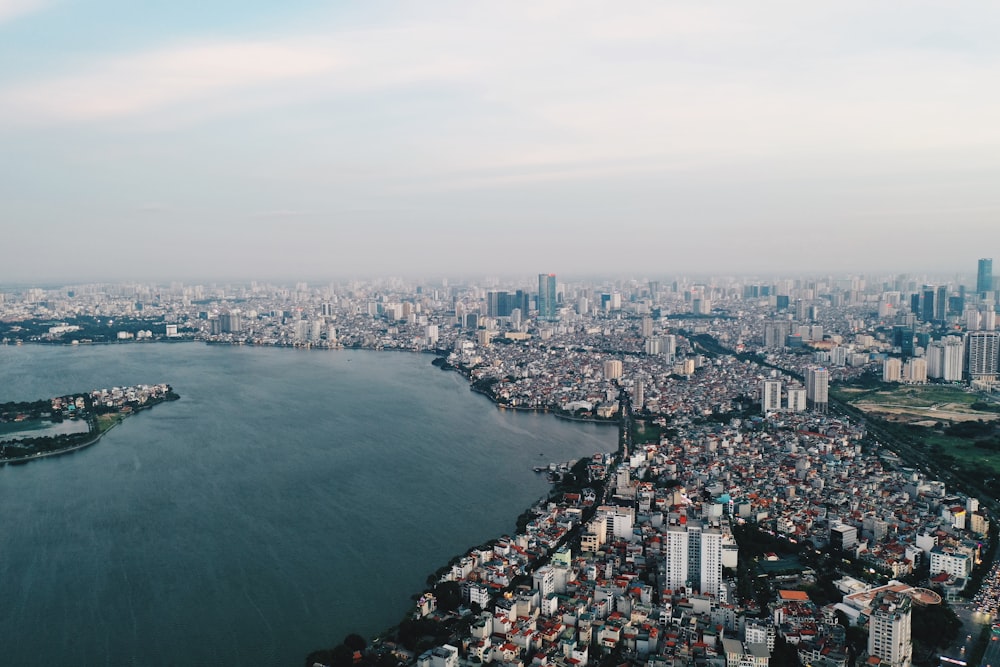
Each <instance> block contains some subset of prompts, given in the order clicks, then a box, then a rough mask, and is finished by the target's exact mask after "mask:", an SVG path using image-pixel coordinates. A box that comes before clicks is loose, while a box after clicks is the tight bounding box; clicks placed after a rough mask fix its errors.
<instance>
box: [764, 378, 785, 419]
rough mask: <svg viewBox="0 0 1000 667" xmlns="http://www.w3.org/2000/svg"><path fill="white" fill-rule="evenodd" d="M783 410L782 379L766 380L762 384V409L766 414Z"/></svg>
mask: <svg viewBox="0 0 1000 667" xmlns="http://www.w3.org/2000/svg"><path fill="white" fill-rule="evenodd" d="M779 410H781V380H764V381H763V382H761V384H760V411H761V412H762V413H764V414H767V413H769V412H778V411H779Z"/></svg>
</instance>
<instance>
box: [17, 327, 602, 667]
mask: <svg viewBox="0 0 1000 667" xmlns="http://www.w3.org/2000/svg"><path fill="white" fill-rule="evenodd" d="M430 360H431V358H430V357H429V356H426V355H415V354H405V353H389V352H385V353H375V352H359V351H337V352H320V351H312V352H307V351H298V350H284V349H255V348H246V347H225V346H204V345H200V344H193V343H191V344H174V345H169V344H157V345H142V344H131V345H120V346H117V345H116V346H100V347H78V348H69V347H41V346H21V347H14V346H0V402H2V401H9V400H34V399H37V398H45V397H49V396H53V395H57V394H63V393H70V392H75V391H82V390H87V389H96V388H104V387H112V386H121V385H131V384H140V383H154V382H167V383H169V384H171V385H173V386H174V389H175V390H176V391H177V392H178V393H179V394H180V395H181V396H182V398H181V400H180V401H177V402H174V403H169V404H164V405H160V406H157V407H155V408H153V409H152V410H148V411H144V412H142V413H140V414H139V415H136V416H134V417H131V418H129V419H128V420H126V421H125V422H124V423H123V424H122V425H121V426H119V427H117V428H116V429H114V430H113V431H111V432H110V433H109V434H108V435H107V436H105V438H104V439H103V440H101V442H99V443H98V444H97V445H95V446H93V447H90V448H87V449H85V450H81V451H79V452H76V453H72V454H67V455H64V456H58V457H53V458H49V459H45V460H40V461H32V462H30V463H28V464H25V465H19V466H9V465H8V466H6V467H2V468H0V504H2V511H0V535H2V536H3V539H2V541H0V628H3V646H2V648H0V664H3V665H42V664H75V665H112V666H117V665H139V664H142V665H237V664H239V665H290V666H291V665H296V666H297V665H300V664H302V662H303V659H304V657H305V655H306V654H307V653H308V652H309V651H310V650H313V649H316V648H323V647H325V646H332V645H333V644H336V643H338V642H339V641H340V640H341V639H342V638H343V637H344V635H346V634H347V633H348V632H359V633H361V634H364V635H371V634H374V633H376V632H378V631H379V630H381V629H383V628H385V627H387V626H389V625H392V624H394V623H395V622H397V621H398V620H399V619H400V618H401V617H402V615H403V614H404V613H405V612H406V610H407V608H408V606H409V604H410V595H411V594H412V593H415V592H418V591H419V590H421V588H422V586H423V585H424V580H425V578H426V576H427V575H428V574H429V573H431V572H433V571H434V570H435V569H437V568H438V567H440V566H441V565H443V564H444V563H445V562H446V561H447V560H448V559H449V558H450V557H452V556H453V555H455V554H457V553H459V552H461V551H463V550H464V549H466V548H468V547H470V546H473V545H475V544H479V543H481V542H483V541H485V540H487V539H489V538H492V537H496V536H498V535H500V534H503V533H506V532H509V531H511V530H513V524H514V519H515V517H516V516H517V514H519V513H520V512H521V511H522V510H523V509H524V508H525V507H526V506H527V505H529V504H530V503H531V502H533V501H535V500H537V499H538V498H539V497H541V496H542V495H544V494H545V493H546V491H547V489H548V485H547V484H546V483H545V481H544V480H543V479H542V478H541V477H540V476H537V475H535V474H534V473H533V472H531V467H532V466H534V465H538V464H540V463H548V462H549V461H564V460H569V459H571V458H577V457H580V456H587V455H590V454H593V453H594V452H597V451H610V450H612V449H613V448H614V447H615V438H616V435H617V433H616V430H615V429H613V428H609V427H606V426H595V425H586V424H576V423H567V422H562V421H559V420H557V419H555V418H553V417H551V416H549V415H535V414H526V413H511V412H501V411H498V410H496V409H495V408H494V407H493V406H492V405H491V404H490V403H489V401H487V400H486V399H485V398H483V397H481V396H478V395H476V394H473V393H472V392H470V391H469V390H468V387H467V385H466V383H465V381H464V379H463V378H461V377H460V376H458V375H457V374H455V373H446V372H442V371H440V370H438V369H437V368H434V367H432V366H430Z"/></svg>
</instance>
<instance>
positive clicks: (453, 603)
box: [434, 581, 462, 611]
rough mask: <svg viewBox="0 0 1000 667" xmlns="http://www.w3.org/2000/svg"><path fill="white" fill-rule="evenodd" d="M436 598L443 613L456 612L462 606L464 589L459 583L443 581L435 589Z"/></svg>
mask: <svg viewBox="0 0 1000 667" xmlns="http://www.w3.org/2000/svg"><path fill="white" fill-rule="evenodd" d="M434 597H435V598H437V607H438V609H440V610H441V611H455V610H456V609H458V608H459V607H460V606H461V605H462V587H461V586H459V585H458V582H457V581H442V582H441V583H439V584H438V585H437V586H435V587H434Z"/></svg>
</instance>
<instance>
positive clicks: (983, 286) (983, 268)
mask: <svg viewBox="0 0 1000 667" xmlns="http://www.w3.org/2000/svg"><path fill="white" fill-rule="evenodd" d="M992 290H993V259H992V258H988V257H984V258H983V259H980V260H979V270H978V271H977V272H976V292H978V293H979V296H982V295H983V292H990V291H992Z"/></svg>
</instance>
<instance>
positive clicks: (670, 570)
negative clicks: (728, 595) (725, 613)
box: [663, 517, 722, 596]
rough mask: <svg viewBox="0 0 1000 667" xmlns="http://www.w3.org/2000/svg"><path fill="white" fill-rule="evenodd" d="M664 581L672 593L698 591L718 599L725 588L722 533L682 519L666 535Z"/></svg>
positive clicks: (685, 518)
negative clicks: (680, 590) (678, 590)
mask: <svg viewBox="0 0 1000 667" xmlns="http://www.w3.org/2000/svg"><path fill="white" fill-rule="evenodd" d="M664 541H665V544H664V548H663V553H664V559H663V574H664V577H663V581H664V586H665V587H666V588H668V589H670V590H677V589H680V588H684V589H687V590H691V589H693V588H697V589H698V591H699V592H701V593H702V594H704V595H713V596H718V595H719V591H720V587H721V586H722V530H721V529H719V528H717V527H715V526H707V525H705V524H702V523H698V522H691V521H687V517H682V518H681V521H680V522H678V523H674V524H671V525H669V526H667V528H666V531H665V532H664Z"/></svg>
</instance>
